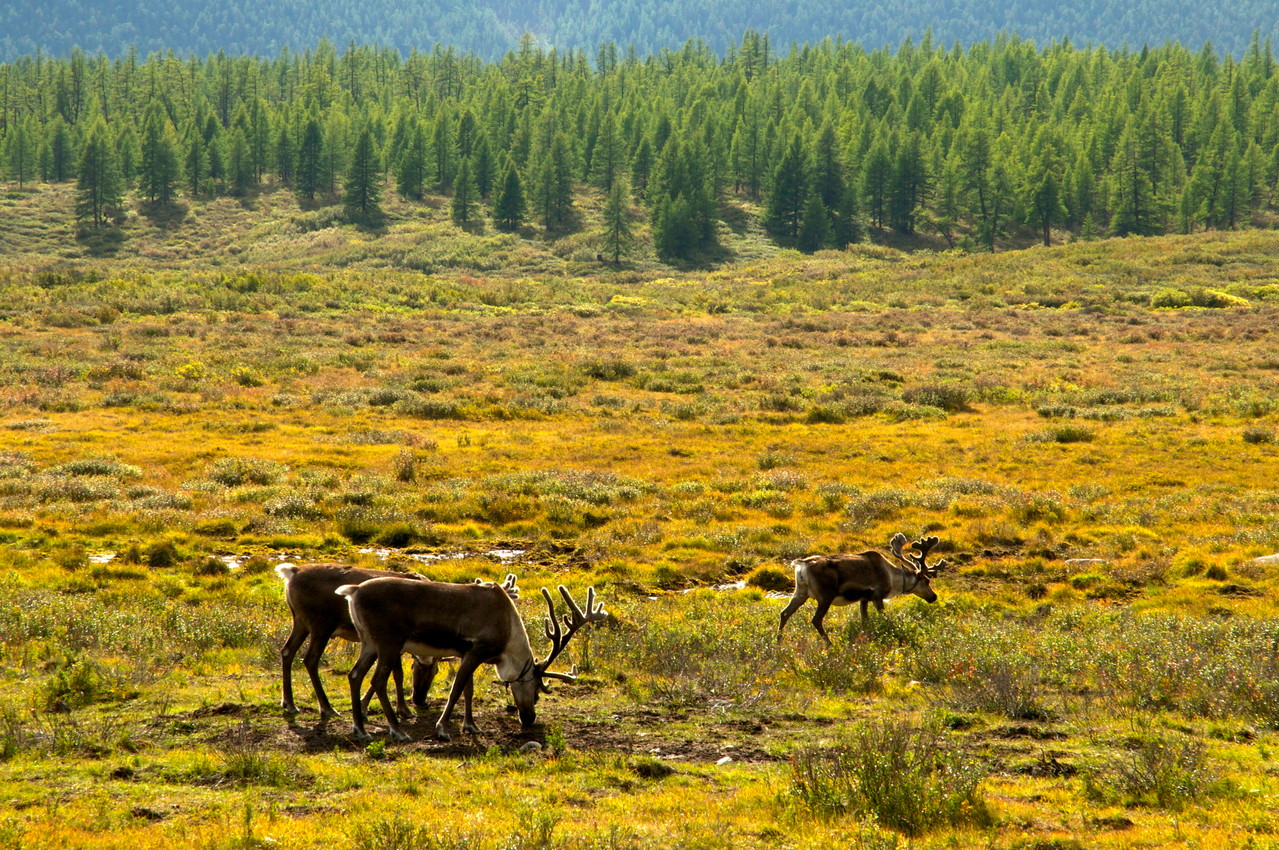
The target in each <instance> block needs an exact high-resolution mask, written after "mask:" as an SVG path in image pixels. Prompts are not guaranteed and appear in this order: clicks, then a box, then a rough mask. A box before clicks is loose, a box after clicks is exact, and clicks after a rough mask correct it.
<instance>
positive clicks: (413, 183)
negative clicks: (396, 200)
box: [395, 121, 428, 201]
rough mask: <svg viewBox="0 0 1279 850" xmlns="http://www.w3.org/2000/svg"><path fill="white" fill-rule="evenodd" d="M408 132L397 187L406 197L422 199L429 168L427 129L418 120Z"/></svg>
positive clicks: (398, 168) (396, 176)
mask: <svg viewBox="0 0 1279 850" xmlns="http://www.w3.org/2000/svg"><path fill="white" fill-rule="evenodd" d="M407 133H408V135H407V138H406V140H405V143H404V148H403V150H402V151H401V152H400V161H399V165H398V167H397V168H396V170H395V189H396V191H397V192H399V193H400V195H401V196H403V197H405V198H409V199H411V200H414V201H420V200H422V193H423V190H424V188H425V187H426V177H427V169H428V163H427V143H426V129H425V128H424V127H423V126H422V123H421V122H420V121H416V122H414V124H413V127H412V128H411V129H409V130H408V131H407Z"/></svg>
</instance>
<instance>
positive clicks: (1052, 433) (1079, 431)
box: [1026, 424, 1097, 443]
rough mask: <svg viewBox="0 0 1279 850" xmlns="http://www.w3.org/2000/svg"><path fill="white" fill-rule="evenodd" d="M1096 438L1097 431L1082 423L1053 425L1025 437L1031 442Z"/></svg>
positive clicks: (1088, 441)
mask: <svg viewBox="0 0 1279 850" xmlns="http://www.w3.org/2000/svg"><path fill="white" fill-rule="evenodd" d="M1096 438H1097V433H1096V432H1095V431H1093V429H1091V428H1086V427H1084V426H1083V425H1071V424H1064V425H1054V426H1053V427H1051V428H1046V429H1044V430H1043V431H1040V432H1038V433H1036V434H1031V435H1030V436H1028V437H1027V438H1026V439H1028V440H1030V441H1031V442H1032V443H1091V442H1092V441H1093V440H1095V439H1096Z"/></svg>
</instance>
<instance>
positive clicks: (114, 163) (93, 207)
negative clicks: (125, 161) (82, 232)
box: [75, 118, 124, 228]
mask: <svg viewBox="0 0 1279 850" xmlns="http://www.w3.org/2000/svg"><path fill="white" fill-rule="evenodd" d="M123 201H124V178H123V177H122V176H121V174H120V161H119V155H118V154H117V153H116V149H115V145H114V143H113V141H112V139H111V134H110V131H109V130H107V125H106V122H104V121H103V120H102V119H101V118H99V119H98V120H97V121H96V122H94V124H93V127H92V128H91V129H90V130H89V136H88V138H87V139H86V141H85V143H84V150H83V151H81V153H80V165H79V168H78V169H77V178H76V205H75V210H76V219H77V220H79V221H80V222H82V223H91V224H92V225H93V227H94V228H100V227H102V226H103V225H104V224H105V223H106V221H107V219H108V218H109V217H110V216H111V214H112V212H113V211H114V210H115V209H116V208H118V207H119V206H120V204H121V203H122V202H123Z"/></svg>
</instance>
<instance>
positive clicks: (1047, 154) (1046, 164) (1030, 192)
mask: <svg viewBox="0 0 1279 850" xmlns="http://www.w3.org/2000/svg"><path fill="white" fill-rule="evenodd" d="M1060 175H1061V160H1060V159H1059V158H1058V157H1057V156H1056V155H1055V154H1054V153H1053V152H1052V151H1051V150H1040V151H1039V152H1038V153H1037V154H1036V155H1035V157H1034V160H1033V161H1032V162H1031V165H1030V168H1029V169H1028V170H1027V171H1026V182H1025V184H1024V185H1023V187H1022V196H1023V200H1022V205H1023V207H1024V209H1025V210H1026V220H1027V223H1028V224H1030V225H1032V226H1034V227H1036V228H1038V230H1039V232H1040V234H1041V235H1042V237H1043V240H1044V245H1051V244H1052V236H1051V230H1052V226H1053V225H1054V224H1060V223H1061V222H1063V221H1065V220H1066V205H1065V203H1064V202H1063V200H1062V196H1063V190H1062V185H1061V177H1060Z"/></svg>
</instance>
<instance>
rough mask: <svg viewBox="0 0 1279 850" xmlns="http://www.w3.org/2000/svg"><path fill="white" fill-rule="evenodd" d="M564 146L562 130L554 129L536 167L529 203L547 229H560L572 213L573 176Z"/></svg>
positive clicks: (565, 140) (566, 148)
mask: <svg viewBox="0 0 1279 850" xmlns="http://www.w3.org/2000/svg"><path fill="white" fill-rule="evenodd" d="M568 147H569V146H568V139H567V137H565V135H564V133H563V132H556V134H555V136H554V138H553V139H552V141H551V144H550V147H549V148H547V150H546V152H545V154H544V155H543V156H542V158H541V160H540V161H539V162H538V163H537V166H536V177H535V181H536V182H535V184H534V185H535V187H536V189H535V191H534V199H533V203H534V207H535V209H536V210H537V215H538V218H539V219H540V220H541V222H542V226H543V227H545V228H546V229H547V230H552V231H555V230H562V229H564V228H565V227H567V226H568V224H569V222H570V220H571V217H572V214H573V176H572V170H571V167H570V164H569V153H568Z"/></svg>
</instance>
